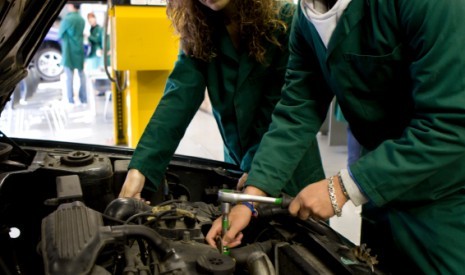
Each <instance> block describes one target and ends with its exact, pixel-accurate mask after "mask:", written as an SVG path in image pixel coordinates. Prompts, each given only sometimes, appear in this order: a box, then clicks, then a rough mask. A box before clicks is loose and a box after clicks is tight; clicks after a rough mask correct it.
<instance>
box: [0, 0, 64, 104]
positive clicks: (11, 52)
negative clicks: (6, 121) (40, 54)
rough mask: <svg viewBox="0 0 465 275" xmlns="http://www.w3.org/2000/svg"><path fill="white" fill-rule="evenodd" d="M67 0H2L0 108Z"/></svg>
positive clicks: (23, 76) (24, 75)
mask: <svg viewBox="0 0 465 275" xmlns="http://www.w3.org/2000/svg"><path fill="white" fill-rule="evenodd" d="M65 3H66V0H46V1H35V0H4V1H0V111H3V108H4V107H5V104H6V102H7V101H8V100H9V99H10V96H11V94H12V93H13V91H14V88H15V86H16V85H17V84H18V83H19V81H20V80H21V79H23V78H25V77H26V75H27V65H28V64H29V62H30V61H31V59H32V57H33V56H34V53H35V52H36V50H37V49H38V47H39V46H40V43H41V41H42V40H43V38H44V37H45V35H46V34H47V32H48V30H49V28H50V27H51V25H52V24H53V22H54V21H55V19H56V18H57V17H58V15H59V13H60V11H61V9H62V8H63V6H64V5H65Z"/></svg>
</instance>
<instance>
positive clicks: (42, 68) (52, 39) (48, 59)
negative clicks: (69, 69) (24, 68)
mask: <svg viewBox="0 0 465 275" xmlns="http://www.w3.org/2000/svg"><path fill="white" fill-rule="evenodd" d="M61 59H62V55H61V46H60V42H59V38H58V28H57V27H52V28H50V30H49V31H48V33H47V35H46V36H45V38H44V40H43V41H42V44H41V46H40V47H39V49H38V50H37V52H36V54H35V55H34V58H33V60H32V62H31V67H33V68H35V70H37V73H38V75H39V77H40V79H41V80H42V81H45V82H53V81H59V80H60V75H61V74H62V73H63V65H61Z"/></svg>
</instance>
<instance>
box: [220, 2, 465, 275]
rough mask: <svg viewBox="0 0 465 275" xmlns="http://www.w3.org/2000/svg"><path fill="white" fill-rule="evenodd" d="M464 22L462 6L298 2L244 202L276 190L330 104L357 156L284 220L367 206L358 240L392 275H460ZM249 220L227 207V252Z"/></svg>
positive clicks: (463, 261)
mask: <svg viewBox="0 0 465 275" xmlns="http://www.w3.org/2000/svg"><path fill="white" fill-rule="evenodd" d="M334 2H335V3H334ZM464 15H465V1H461V0H450V1H437V0H389V1H386V0H338V1H333V3H329V1H316V0H315V1H312V0H301V2H300V3H299V8H298V11H297V12H296V16H295V17H294V23H293V30H292V31H291V36H290V42H289V43H290V52H291V54H290V57H289V64H288V68H287V74H286V84H285V88H284V90H283V96H282V99H281V101H280V102H279V103H278V104H277V106H276V109H275V111H274V113H273V117H272V124H271V126H270V130H269V132H268V133H267V134H265V136H264V138H263V140H262V142H261V144H260V148H259V149H258V151H257V154H256V155H255V158H254V161H253V163H252V168H251V171H250V174H249V177H248V180H247V182H246V186H247V187H246V191H245V192H248V193H253V192H254V193H256V194H262V195H270V196H276V195H277V194H278V193H279V192H280V191H281V190H282V189H283V188H284V186H285V183H286V181H287V179H288V178H289V177H290V175H291V174H292V172H293V171H294V169H295V167H296V166H297V164H298V160H299V159H300V158H301V156H302V155H303V153H304V152H305V150H306V148H307V147H308V145H307V144H308V143H307V141H308V139H310V138H313V137H314V136H315V134H316V133H317V132H318V129H319V127H320V125H321V124H322V122H323V120H324V119H325V115H326V113H327V110H328V106H329V104H330V102H331V99H332V98H333V96H336V98H337V101H338V103H339V104H340V106H341V109H342V111H343V113H344V116H345V118H346V119H347V121H348V123H349V125H350V127H351V130H352V131H353V133H354V136H355V137H356V138H357V140H358V141H359V142H360V143H361V145H362V146H363V147H364V149H365V153H364V154H363V155H362V156H361V157H360V159H359V160H358V161H356V162H355V163H353V164H351V165H349V166H348V167H346V168H343V167H341V168H343V169H341V171H340V173H339V175H330V176H331V177H329V178H328V179H322V180H320V181H317V182H315V183H313V184H310V183H312V182H307V183H308V184H310V185H308V186H307V187H305V188H304V189H303V190H302V191H301V192H300V193H299V194H298V195H297V196H296V198H295V199H294V201H293V202H292V203H291V205H290V207H289V210H290V212H291V214H293V215H296V216H298V217H299V218H301V219H307V218H308V217H313V218H317V219H328V218H330V217H332V216H334V215H340V213H341V212H340V211H341V208H342V207H343V205H344V204H345V203H346V202H347V201H348V200H351V201H352V202H353V203H354V204H356V205H359V204H363V225H362V242H367V244H368V246H369V247H370V248H372V251H373V253H372V254H378V258H379V260H380V263H382V264H385V266H387V267H388V268H389V269H390V270H392V271H393V272H394V273H405V274H421V273H426V274H463V273H464V272H465V39H464V37H465V24H464V22H463V18H464ZM247 210H248V209H244V208H243V207H242V208H239V207H238V206H236V207H234V208H233V209H232V211H231V214H230V223H231V227H230V230H229V231H228V232H227V234H226V235H225V237H224V241H225V242H224V243H225V244H227V245H230V246H232V245H233V244H235V245H237V244H238V243H239V241H238V239H239V238H240V237H241V234H240V233H239V232H240V231H242V229H243V228H244V227H245V226H246V225H247V224H248V221H249V220H250V211H249V212H248V216H247V213H246V211H247ZM259 215H260V214H259ZM215 226H216V227H215ZM219 227H221V226H219ZM219 227H218V224H216V225H214V228H213V229H212V230H214V231H215V233H217V232H218V228H219ZM211 235H213V234H211Z"/></svg>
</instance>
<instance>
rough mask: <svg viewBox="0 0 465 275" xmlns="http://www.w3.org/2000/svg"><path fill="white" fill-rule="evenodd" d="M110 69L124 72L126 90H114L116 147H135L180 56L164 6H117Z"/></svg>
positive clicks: (114, 14)
mask: <svg viewBox="0 0 465 275" xmlns="http://www.w3.org/2000/svg"><path fill="white" fill-rule="evenodd" d="M110 14H111V17H110V22H111V42H110V44H111V66H112V69H113V70H115V71H120V72H121V71H125V72H126V73H125V75H126V87H123V88H125V89H123V91H121V92H120V94H118V92H119V91H118V90H117V89H114V90H113V98H114V99H115V100H113V105H114V110H115V112H114V114H115V115H114V120H115V130H116V131H115V135H116V142H117V144H120V145H121V144H122V143H127V145H128V146H129V147H135V146H136V145H137V142H138V141H139V139H140V137H141V135H142V133H143V131H144V129H145V126H146V125H147V123H148V121H149V119H150V117H151V116H152V114H153V111H154V110H155V108H156V106H157V105H158V102H159V101H160V99H161V97H162V95H163V90H164V87H165V82H166V78H167V77H168V75H169V73H170V72H171V70H172V68H173V65H174V62H175V61H176V57H177V53H178V44H179V41H178V38H177V37H176V36H175V34H174V31H173V29H172V28H171V25H170V21H169V20H168V18H167V16H166V7H164V6H127V5H125V6H114V7H113V10H112V12H111V13H110Z"/></svg>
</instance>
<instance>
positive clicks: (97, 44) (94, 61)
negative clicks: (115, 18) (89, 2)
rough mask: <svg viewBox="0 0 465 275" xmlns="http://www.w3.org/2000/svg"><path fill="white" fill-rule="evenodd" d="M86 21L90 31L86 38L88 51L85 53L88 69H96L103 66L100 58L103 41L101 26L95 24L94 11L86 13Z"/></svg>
mask: <svg viewBox="0 0 465 275" xmlns="http://www.w3.org/2000/svg"><path fill="white" fill-rule="evenodd" d="M87 21H88V22H89V25H90V32H89V36H88V37H87V40H88V41H89V47H90V49H89V53H88V54H87V61H86V62H87V64H88V68H89V70H98V69H100V68H102V67H103V59H102V45H103V44H102V43H103V28H102V27H101V26H100V25H99V24H97V18H96V17H95V13H93V12H89V13H88V14H87Z"/></svg>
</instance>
